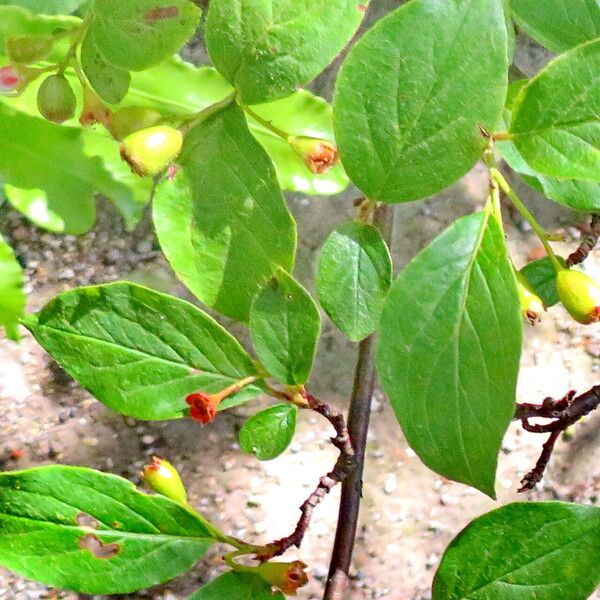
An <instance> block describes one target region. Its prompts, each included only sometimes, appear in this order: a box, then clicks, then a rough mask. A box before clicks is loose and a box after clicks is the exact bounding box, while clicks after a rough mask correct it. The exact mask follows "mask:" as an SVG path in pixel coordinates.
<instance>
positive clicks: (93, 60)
mask: <svg viewBox="0 0 600 600" xmlns="http://www.w3.org/2000/svg"><path fill="white" fill-rule="evenodd" d="M80 60H81V66H82V68H83V71H84V73H85V76H86V77H87V78H88V81H89V82H90V84H91V85H92V87H93V88H94V89H95V90H96V92H97V93H98V95H99V96H100V97H101V98H102V99H103V100H104V101H106V102H108V103H109V104H119V102H121V100H123V98H125V94H127V89H128V88H129V83H130V81H131V75H130V74H129V71H126V70H124V69H120V68H119V67H115V66H114V65H111V64H110V63H109V62H107V61H106V59H105V58H104V56H102V54H100V51H99V50H98V48H97V46H96V44H95V43H94V40H93V39H92V37H91V36H89V35H87V36H86V37H85V39H84V40H83V43H82V44H81V56H80Z"/></svg>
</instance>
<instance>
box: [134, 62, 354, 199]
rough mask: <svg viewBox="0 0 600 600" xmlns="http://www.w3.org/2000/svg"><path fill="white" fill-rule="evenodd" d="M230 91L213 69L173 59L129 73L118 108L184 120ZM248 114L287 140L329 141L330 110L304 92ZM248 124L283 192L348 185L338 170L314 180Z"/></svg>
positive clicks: (289, 153)
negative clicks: (141, 108) (137, 108)
mask: <svg viewBox="0 0 600 600" xmlns="http://www.w3.org/2000/svg"><path fill="white" fill-rule="evenodd" d="M231 92H232V88H231V86H230V85H229V84H228V83H227V81H225V79H223V77H222V76H221V75H219V74H218V73H217V71H215V69H212V68H210V67H201V68H196V67H194V66H193V65H191V64H189V63H186V62H183V61H182V60H181V59H178V58H177V57H174V58H173V59H171V60H169V61H167V62H164V63H161V64H160V65H157V66H156V67H153V68H151V69H148V70H147V71H141V72H139V73H133V78H132V82H131V86H130V88H129V93H128V94H127V96H126V97H125V100H124V101H123V105H124V106H145V107H147V108H153V109H155V110H158V111H159V112H162V113H163V114H169V113H171V114H175V115H189V114H192V113H195V112H199V111H201V110H203V109H205V108H207V107H208V106H210V105H211V104H214V103H216V102H219V101H220V100H223V99H224V98H225V97H226V96H228V95H229V94H231ZM252 109H253V110H254V111H255V112H256V113H258V114H259V115H260V116H261V117H263V118H265V119H267V120H269V121H271V122H272V123H273V125H275V126H276V127H278V128H279V129H283V130H284V131H287V132H289V133H290V134H292V135H309V136H314V137H319V138H324V139H327V140H330V141H334V135H333V122H332V121H333V118H332V110H331V107H330V106H329V104H327V102H326V101H325V100H323V99H322V98H319V97H318V96H314V95H313V94H311V93H310V92H308V91H306V90H298V91H297V92H295V93H294V94H292V95H291V96H289V97H288V98H284V99H282V100H276V101H274V102H268V103H266V104H260V105H257V106H253V107H252ZM248 125H249V127H250V131H251V132H252V134H253V135H254V137H255V138H256V139H257V140H258V141H259V142H260V143H261V145H262V146H263V148H264V149H265V150H266V151H267V154H269V156H270V158H271V160H272V161H273V164H274V165H275V170H276V171H277V178H278V180H279V184H280V185H281V187H282V188H283V189H285V190H291V191H295V192H303V193H305V194H337V193H339V192H341V191H342V190H344V189H345V188H346V186H347V185H348V177H347V176H346V174H345V172H344V169H343V168H342V166H341V165H338V166H336V167H334V168H333V169H331V171H329V172H328V173H325V174H323V175H315V174H313V173H311V172H310V171H309V170H308V169H307V167H306V166H305V165H304V162H303V161H302V159H301V158H300V157H299V156H298V155H297V154H296V153H295V152H294V151H293V150H292V148H291V146H290V145H289V144H288V143H287V142H285V141H283V140H282V139H281V138H279V137H277V136H275V135H274V134H273V133H272V132H271V131H268V130H267V129H266V128H264V127H263V126H261V125H259V124H258V123H257V122H256V121H254V120H253V119H252V118H248Z"/></svg>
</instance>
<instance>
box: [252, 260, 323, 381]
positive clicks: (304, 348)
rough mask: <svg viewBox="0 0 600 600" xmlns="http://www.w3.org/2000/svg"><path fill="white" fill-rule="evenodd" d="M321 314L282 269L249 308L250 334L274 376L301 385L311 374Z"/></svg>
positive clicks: (267, 368) (262, 360)
mask: <svg viewBox="0 0 600 600" xmlns="http://www.w3.org/2000/svg"><path fill="white" fill-rule="evenodd" d="M320 328H321V315H320V314H319V310H318V308H317V306H316V305H315V302H314V300H313V299H312V298H311V296H310V294H309V293H308V292H307V291H306V290H305V289H304V288H303V287H302V286H301V285H300V284H299V283H298V282H297V281H296V280H295V279H294V278H293V277H291V276H290V275H288V274H287V273H285V272H283V271H282V270H280V271H279V272H278V273H277V275H276V276H274V277H272V278H271V279H270V280H269V281H268V282H267V283H266V284H265V285H264V287H263V288H262V289H261V290H260V292H259V294H258V295H257V296H256V298H255V299H254V302H253V303H252V307H251V308H250V335H251V337H252V343H253V344H254V349H255V350H256V354H257V355H258V358H259V359H260V360H261V362H262V364H263V366H264V367H265V369H266V370H267V371H268V372H269V373H270V374H271V375H272V376H273V377H275V379H277V380H279V381H280V382H281V383H285V384H287V385H300V384H303V383H305V382H306V380H307V379H308V376H309V375H310V370H311V368H312V363H313V360H314V357H315V352H316V349H317V341H318V339H319V332H320Z"/></svg>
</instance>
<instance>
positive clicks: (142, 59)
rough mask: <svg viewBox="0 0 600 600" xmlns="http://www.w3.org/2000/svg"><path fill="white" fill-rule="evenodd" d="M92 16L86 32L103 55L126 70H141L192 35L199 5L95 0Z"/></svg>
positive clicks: (183, 0)
mask: <svg viewBox="0 0 600 600" xmlns="http://www.w3.org/2000/svg"><path fill="white" fill-rule="evenodd" d="M94 16H95V18H94V21H93V23H92V25H91V27H90V29H89V31H88V34H87V35H89V36H91V38H92V39H93V41H94V43H95V45H96V46H97V48H98V50H99V51H100V53H101V54H102V55H103V56H104V58H105V59H106V60H107V61H108V62H109V63H111V64H113V65H115V66H116V67H120V68H121V69H125V70H126V71H141V70H143V69H147V68H148V67H151V66H152V65H156V64H158V63H160V62H162V61H163V60H166V59H167V58H169V57H170V56H171V55H172V54H175V52H177V50H179V49H180V48H181V47H182V46H183V45H184V44H185V43H186V42H187V41H188V39H189V38H191V37H192V35H193V34H194V32H195V31H196V27H197V25H198V22H199V20H200V9H199V8H198V7H197V6H196V5H195V4H194V3H193V2H191V1H190V0H168V1H165V0H161V1H158V0H127V2H123V0H96V1H95V4H94Z"/></svg>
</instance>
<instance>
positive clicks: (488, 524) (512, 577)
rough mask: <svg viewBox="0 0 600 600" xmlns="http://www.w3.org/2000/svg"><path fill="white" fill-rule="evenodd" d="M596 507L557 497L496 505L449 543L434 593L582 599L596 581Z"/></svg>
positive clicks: (483, 599) (454, 597)
mask: <svg viewBox="0 0 600 600" xmlns="http://www.w3.org/2000/svg"><path fill="white" fill-rule="evenodd" d="M599 565H600V509H598V508H596V507H592V506H583V505H581V504H566V503H561V502H544V503H536V502H527V503H515V504H509V505H507V506H503V507H502V508H499V509H497V510H494V511H492V512H490V513H487V514H485V515H483V516H482V517H479V518H478V519H475V521H473V522H472V523H471V524H470V525H469V526H468V527H467V528H466V529H464V530H463V531H462V532H461V533H460V534H459V535H458V536H457V537H456V538H455V539H454V541H453V542H452V543H451V544H450V546H449V547H448V549H447V550H446V553H445V554H444V556H443V558H442V562H441V564H440V567H439V569H438V572H437V574H436V576H435V580H434V582H433V600H490V599H491V598H493V599H494V600H531V599H532V598H535V599H536V600H558V598H560V599H561V600H585V599H586V598H588V597H589V596H590V594H592V593H593V591H594V589H595V588H596V587H597V586H598V585H599V584H600V566H599Z"/></svg>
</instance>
